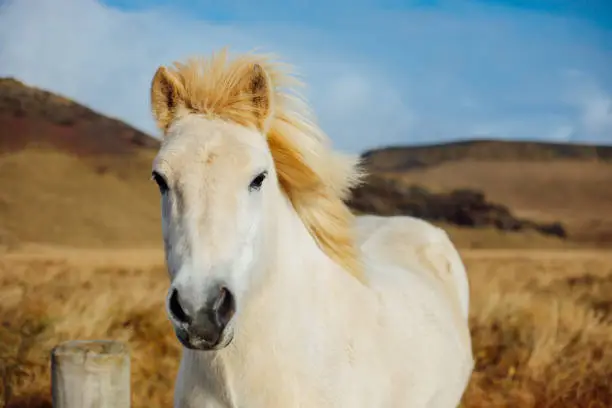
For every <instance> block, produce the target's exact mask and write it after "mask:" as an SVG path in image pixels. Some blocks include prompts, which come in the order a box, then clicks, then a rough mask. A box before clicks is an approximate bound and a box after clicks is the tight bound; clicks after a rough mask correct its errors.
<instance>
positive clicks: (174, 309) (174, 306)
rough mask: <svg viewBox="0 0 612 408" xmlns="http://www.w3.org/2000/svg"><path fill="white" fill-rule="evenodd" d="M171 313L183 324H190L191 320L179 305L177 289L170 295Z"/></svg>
mask: <svg viewBox="0 0 612 408" xmlns="http://www.w3.org/2000/svg"><path fill="white" fill-rule="evenodd" d="M169 307H170V313H172V315H173V316H174V318H175V319H176V320H178V321H179V322H181V323H190V322H191V318H190V317H189V316H188V315H187V313H185V309H183V307H182V306H181V304H180V303H179V297H178V291H177V290H176V289H172V294H171V295H170V304H169Z"/></svg>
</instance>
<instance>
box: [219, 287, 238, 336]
mask: <svg viewBox="0 0 612 408" xmlns="http://www.w3.org/2000/svg"><path fill="white" fill-rule="evenodd" d="M235 311H236V302H235V300H234V295H233V294H232V292H230V291H229V289H227V288H225V287H222V288H221V291H220V293H219V298H217V300H216V301H215V304H214V305H213V315H214V318H215V323H216V324H217V325H218V326H219V327H225V326H226V325H227V324H228V323H229V321H230V320H231V319H232V316H234V312H235Z"/></svg>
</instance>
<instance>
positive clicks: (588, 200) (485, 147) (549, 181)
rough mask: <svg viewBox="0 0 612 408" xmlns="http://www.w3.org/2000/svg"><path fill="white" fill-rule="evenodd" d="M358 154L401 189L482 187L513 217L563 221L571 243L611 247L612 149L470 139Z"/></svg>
mask: <svg viewBox="0 0 612 408" xmlns="http://www.w3.org/2000/svg"><path fill="white" fill-rule="evenodd" d="M364 158H365V163H366V166H367V168H368V169H369V170H370V171H372V172H374V173H376V174H377V175H378V176H384V177H386V178H389V179H393V180H394V181H395V182H400V183H402V184H404V185H406V186H410V185H415V184H418V185H420V186H423V187H424V188H427V189H428V190H431V191H433V192H438V193H442V192H449V191H452V190H456V189H471V190H476V191H480V192H482V193H484V194H485V195H486V197H487V199H489V200H491V201H492V202H496V203H503V204H504V205H505V206H507V207H509V209H510V210H511V211H512V212H513V214H515V215H516V216H518V217H522V218H528V219H531V220H534V221H539V222H561V223H562V224H563V225H564V226H566V227H567V230H568V234H569V238H570V239H571V240H573V241H576V242H582V243H586V244H589V245H591V244H597V245H604V246H608V245H610V244H612V146H588V145H571V144H565V145H561V144H545V143H528V142H504V141H500V142H492V141H468V142H462V143H450V144H445V145H438V146H426V147H405V148H390V149H381V150H378V151H377V150H373V151H369V152H366V153H365V154H364Z"/></svg>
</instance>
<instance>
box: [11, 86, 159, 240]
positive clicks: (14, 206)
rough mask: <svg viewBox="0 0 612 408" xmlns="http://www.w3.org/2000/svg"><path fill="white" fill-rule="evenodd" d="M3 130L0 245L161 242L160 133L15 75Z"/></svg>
mask: <svg viewBox="0 0 612 408" xmlns="http://www.w3.org/2000/svg"><path fill="white" fill-rule="evenodd" d="M0 129H1V130H0V185H2V189H0V244H2V243H3V242H4V243H5V244H6V243H9V244H15V243H17V242H22V241H26V242H41V243H45V242H46V243H49V242H51V243H59V244H71V245H79V246H97V245H104V246H108V245H125V244H130V243H131V244H144V243H158V241H159V237H160V233H161V231H160V230H159V215H158V213H159V208H158V207H159V202H158V195H157V191H156V188H155V186H153V185H152V183H150V182H149V171H150V168H151V160H152V158H153V156H154V154H155V147H156V146H157V145H158V143H159V142H158V141H157V140H155V139H154V138H152V137H150V136H148V135H146V134H145V133H142V132H140V131H138V130H136V129H134V128H132V127H130V126H128V125H126V124H125V123H123V122H121V121H118V120H115V119H111V118H108V117H105V116H102V115H99V114H97V113H95V112H94V111H92V110H91V109H89V108H87V107H84V106H82V105H79V104H77V103H75V102H72V101H70V100H68V99H65V98H63V97H61V96H57V95H54V94H52V93H49V92H46V91H42V90H39V89H35V88H30V87H27V86H25V85H23V84H22V83H20V82H18V81H15V80H13V79H0Z"/></svg>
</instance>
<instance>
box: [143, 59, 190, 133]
mask: <svg viewBox="0 0 612 408" xmlns="http://www.w3.org/2000/svg"><path fill="white" fill-rule="evenodd" d="M184 106H185V87H184V86H183V84H182V82H181V81H180V79H179V78H178V77H177V76H176V74H174V73H172V72H170V71H169V70H168V69H167V68H166V67H163V66H161V67H159V68H158V69H157V71H156V72H155V75H154V76H153V80H152V81H151V111H152V112H153V117H154V119H155V121H156V122H157V127H158V128H159V129H161V130H162V131H164V132H165V131H166V130H167V129H168V126H170V123H171V122H172V121H173V120H174V118H175V117H176V113H177V110H178V109H180V108H181V107H184Z"/></svg>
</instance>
